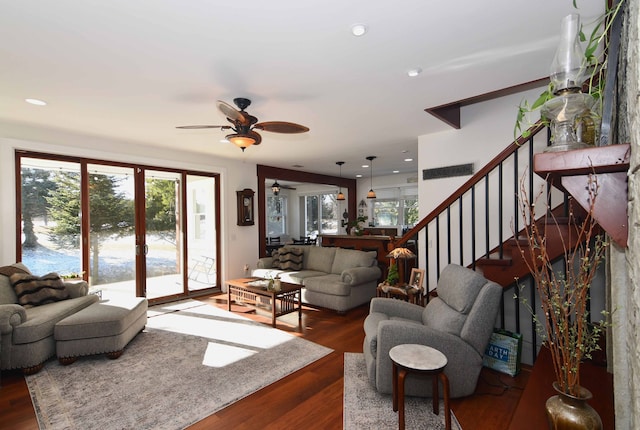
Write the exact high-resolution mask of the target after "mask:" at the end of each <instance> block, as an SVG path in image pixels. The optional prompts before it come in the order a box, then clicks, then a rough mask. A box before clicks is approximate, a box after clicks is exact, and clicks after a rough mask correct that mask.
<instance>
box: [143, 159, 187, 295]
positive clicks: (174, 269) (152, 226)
mask: <svg viewBox="0 0 640 430" xmlns="http://www.w3.org/2000/svg"><path fill="white" fill-rule="evenodd" d="M144 177H145V181H144V184H145V193H144V195H145V246H144V250H145V256H144V259H145V264H146V265H145V268H146V270H145V272H146V292H147V294H146V295H147V298H148V299H155V298H158V297H164V296H172V295H176V294H182V293H183V292H184V285H183V284H184V283H183V278H184V277H183V270H182V264H181V263H182V261H183V258H182V253H183V252H182V249H183V247H182V240H181V236H182V235H181V228H180V226H181V225H182V221H181V220H182V216H181V207H182V204H181V199H180V195H181V194H182V192H181V187H182V186H181V183H182V181H181V178H182V175H181V174H180V173H176V172H161V171H155V170H145V174H144Z"/></svg>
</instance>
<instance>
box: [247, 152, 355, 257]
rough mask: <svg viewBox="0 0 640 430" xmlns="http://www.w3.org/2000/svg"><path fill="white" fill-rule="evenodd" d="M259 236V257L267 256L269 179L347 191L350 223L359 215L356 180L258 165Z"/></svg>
mask: <svg viewBox="0 0 640 430" xmlns="http://www.w3.org/2000/svg"><path fill="white" fill-rule="evenodd" d="M257 174H258V209H257V210H258V236H259V255H260V257H264V256H266V255H267V246H266V238H267V232H266V207H267V196H266V193H265V189H266V185H267V184H266V181H267V179H280V180H283V181H293V182H306V183H310V184H323V185H334V186H336V187H342V188H346V189H347V212H349V221H351V220H354V219H355V217H356V215H357V203H356V196H357V194H356V191H357V190H356V184H357V181H356V180H355V179H350V178H341V177H339V176H329V175H322V174H319V173H310V172H301V171H299V170H291V169H282V168H280V167H272V166H264V165H262V164H258V166H257Z"/></svg>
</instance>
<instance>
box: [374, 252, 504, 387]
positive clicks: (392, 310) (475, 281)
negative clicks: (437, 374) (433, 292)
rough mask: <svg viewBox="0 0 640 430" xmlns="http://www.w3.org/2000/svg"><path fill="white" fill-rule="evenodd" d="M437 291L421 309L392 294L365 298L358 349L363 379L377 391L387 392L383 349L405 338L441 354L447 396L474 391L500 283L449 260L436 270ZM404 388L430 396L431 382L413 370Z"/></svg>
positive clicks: (386, 353)
mask: <svg viewBox="0 0 640 430" xmlns="http://www.w3.org/2000/svg"><path fill="white" fill-rule="evenodd" d="M437 293H438V297H436V298H433V299H431V301H430V302H429V304H428V305H427V306H426V307H425V308H423V307H421V306H418V305H414V304H411V303H407V302H404V301H401V300H395V299H387V298H374V299H373V300H371V305H370V312H369V315H368V316H367V318H366V319H365V321H364V331H365V340H364V345H363V352H364V357H365V362H366V366H367V374H368V376H369V381H370V382H371V384H372V385H373V386H374V387H375V388H376V389H377V390H378V391H379V392H381V393H391V391H392V365H391V359H390V358H389V350H390V349H391V348H393V347H394V346H396V345H400V344H407V343H414V344H421V345H427V346H430V347H433V348H436V349H438V350H439V351H441V352H442V353H444V355H445V356H446V357H447V360H448V363H447V365H446V367H445V369H444V373H445V374H446V375H447V377H448V378H449V385H450V395H451V397H452V398H454V397H463V396H468V395H470V394H472V393H473V392H474V390H475V388H476V383H477V381H478V376H479V375H480V370H481V368H482V357H483V355H484V351H485V348H486V346H487V343H488V342H489V337H490V336H491V333H492V332H493V327H494V325H495V322H496V317H497V314H498V310H499V306H500V299H501V296H502V288H501V287H500V286H499V285H498V284H495V283H493V282H491V281H488V280H487V279H485V278H484V277H483V276H482V275H480V274H479V273H476V272H474V271H473V270H471V269H467V268H465V267H461V266H458V265H454V264H450V265H448V266H447V267H445V268H444V270H443V271H442V273H441V274H440V279H439V280H438V286H437ZM405 387H406V388H405V393H406V394H407V395H410V396H424V397H431V384H428V383H425V382H424V380H420V379H416V378H415V377H414V376H413V375H409V376H408V377H407V380H406V384H405Z"/></svg>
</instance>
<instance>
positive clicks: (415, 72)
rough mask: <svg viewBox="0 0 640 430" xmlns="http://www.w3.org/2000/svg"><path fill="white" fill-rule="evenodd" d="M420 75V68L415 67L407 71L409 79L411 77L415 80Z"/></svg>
mask: <svg viewBox="0 0 640 430" xmlns="http://www.w3.org/2000/svg"><path fill="white" fill-rule="evenodd" d="M420 73H422V69H421V68H420V67H416V68H415V69H410V70H407V75H409V77H411V78H415V77H416V76H418V75H419V74H420Z"/></svg>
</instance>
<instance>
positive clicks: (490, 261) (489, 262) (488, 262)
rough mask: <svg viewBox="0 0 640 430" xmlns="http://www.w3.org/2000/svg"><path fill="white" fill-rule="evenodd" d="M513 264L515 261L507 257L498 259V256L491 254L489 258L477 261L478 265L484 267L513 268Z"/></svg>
mask: <svg viewBox="0 0 640 430" xmlns="http://www.w3.org/2000/svg"><path fill="white" fill-rule="evenodd" d="M512 264H513V260H512V259H511V258H509V257H507V256H505V255H503V257H502V258H499V257H498V254H497V253H496V254H491V255H489V258H486V257H485V258H479V259H478V261H476V265H484V266H511V265H512Z"/></svg>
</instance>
